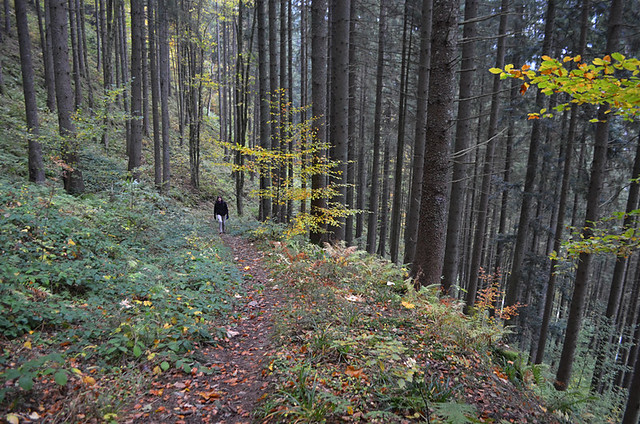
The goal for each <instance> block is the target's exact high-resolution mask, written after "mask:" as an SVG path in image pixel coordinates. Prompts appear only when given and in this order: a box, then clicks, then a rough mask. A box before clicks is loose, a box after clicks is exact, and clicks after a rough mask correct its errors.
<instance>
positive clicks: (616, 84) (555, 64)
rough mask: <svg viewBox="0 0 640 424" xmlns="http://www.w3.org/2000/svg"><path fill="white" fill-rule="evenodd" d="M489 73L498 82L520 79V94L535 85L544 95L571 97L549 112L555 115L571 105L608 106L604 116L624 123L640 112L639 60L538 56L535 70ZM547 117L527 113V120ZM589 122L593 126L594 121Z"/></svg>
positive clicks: (493, 70)
mask: <svg viewBox="0 0 640 424" xmlns="http://www.w3.org/2000/svg"><path fill="white" fill-rule="evenodd" d="M489 72H491V73H493V74H496V75H500V78H501V79H506V78H518V79H521V80H522V81H523V83H522V85H521V87H520V93H521V94H524V93H526V92H527V90H528V89H529V87H530V86H532V85H535V86H537V87H538V89H540V90H542V92H543V93H544V94H547V95H551V94H554V93H566V94H568V95H569V96H571V97H572V100H571V101H569V102H567V103H562V104H559V105H558V106H556V107H554V108H553V110H555V111H557V112H562V111H564V110H566V109H568V108H569V107H570V105H571V104H572V103H574V104H579V105H580V104H585V103H588V104H593V105H603V104H604V105H609V107H610V109H609V111H608V113H614V114H616V115H620V116H622V117H623V118H624V119H626V120H633V118H634V117H635V116H636V115H637V114H638V112H640V78H639V77H638V73H639V72H640V60H638V59H635V58H626V57H625V56H624V55H622V54H620V53H613V54H611V55H606V56H604V57H602V58H595V59H593V60H592V61H591V63H590V64H588V63H586V62H584V61H583V60H582V57H581V56H579V55H578V56H573V57H572V56H566V57H564V58H563V59H562V60H558V59H553V58H551V57H549V56H542V63H540V66H539V68H538V69H537V70H535V69H532V67H531V66H530V65H523V66H522V67H521V68H515V67H514V65H506V66H505V67H504V69H501V68H491V69H489ZM551 116H553V113H551V112H550V111H548V110H547V109H542V110H540V112H537V113H530V114H529V119H539V118H540V117H551ZM591 122H597V119H592V120H591Z"/></svg>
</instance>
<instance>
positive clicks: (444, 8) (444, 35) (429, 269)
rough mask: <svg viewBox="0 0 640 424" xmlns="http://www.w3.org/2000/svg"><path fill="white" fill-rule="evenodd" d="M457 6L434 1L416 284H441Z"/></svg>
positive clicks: (454, 69) (415, 271) (445, 224)
mask: <svg viewBox="0 0 640 424" xmlns="http://www.w3.org/2000/svg"><path fill="white" fill-rule="evenodd" d="M458 9H459V5H458V1H457V0H450V1H446V0H434V2H433V27H434V28H437V29H438V31H435V32H434V33H433V34H432V36H431V49H432V50H431V54H432V61H431V71H432V72H431V75H430V79H429V114H428V116H427V131H426V149H425V156H424V159H425V160H424V165H423V166H424V172H423V175H422V198H421V202H420V219H419V223H418V239H419V240H420V243H419V244H418V245H417V246H416V253H415V258H414V263H413V266H412V272H413V275H415V276H416V282H417V284H419V285H421V286H428V285H431V284H441V282H442V278H441V277H442V266H443V259H444V249H445V242H446V232H447V210H448V207H449V183H448V175H449V165H450V143H451V129H452V128H453V119H454V117H453V107H454V104H455V98H454V97H455V73H456V55H457V26H458ZM416 142H419V141H416Z"/></svg>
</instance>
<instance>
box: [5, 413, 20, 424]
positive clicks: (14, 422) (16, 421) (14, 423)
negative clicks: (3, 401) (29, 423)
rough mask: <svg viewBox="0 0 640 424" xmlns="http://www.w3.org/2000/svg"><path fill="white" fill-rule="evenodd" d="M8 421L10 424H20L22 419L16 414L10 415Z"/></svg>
mask: <svg viewBox="0 0 640 424" xmlns="http://www.w3.org/2000/svg"><path fill="white" fill-rule="evenodd" d="M6 420H7V422H8V423H9V424H19V423H20V418H18V416H17V415H16V414H9V415H7V417H6Z"/></svg>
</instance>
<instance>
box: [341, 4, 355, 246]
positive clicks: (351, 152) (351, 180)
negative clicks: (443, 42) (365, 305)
mask: <svg viewBox="0 0 640 424" xmlns="http://www.w3.org/2000/svg"><path fill="white" fill-rule="evenodd" d="M350 3H351V10H350V11H349V16H350V19H349V112H348V115H349V116H348V125H347V127H348V128H349V130H348V132H349V135H348V139H349V147H348V149H347V150H348V151H347V157H348V159H347V197H346V199H345V201H346V206H347V208H349V209H354V207H355V205H354V200H355V187H356V185H355V184H356V173H355V172H356V164H357V163H358V156H357V154H356V150H357V138H356V137H357V131H358V127H357V121H356V118H357V115H356V104H357V100H356V99H357V97H356V96H357V94H356V80H357V69H356V66H355V63H356V22H357V11H356V2H355V1H351V2H350ZM344 241H345V242H346V244H347V245H351V244H352V243H353V215H349V216H347V218H346V220H345V226H344Z"/></svg>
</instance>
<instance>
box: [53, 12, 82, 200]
mask: <svg viewBox="0 0 640 424" xmlns="http://www.w3.org/2000/svg"><path fill="white" fill-rule="evenodd" d="M66 3H67V2H66V1H65V0H50V12H51V43H52V47H53V58H54V60H53V68H54V75H55V81H56V102H57V106H58V127H59V131H60V135H61V136H62V139H63V141H62V160H63V162H64V164H65V166H64V170H63V172H62V179H63V182H64V188H65V190H66V191H67V193H69V194H80V193H82V192H83V191H84V181H83V180H82V172H81V171H80V169H79V168H78V149H79V145H78V144H79V143H78V140H77V139H76V137H75V133H76V129H75V126H74V124H73V121H72V119H71V116H72V114H73V111H74V108H73V90H72V89H71V75H70V69H69V47H68V44H67V43H68V33H67V21H68V14H67V7H66Z"/></svg>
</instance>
